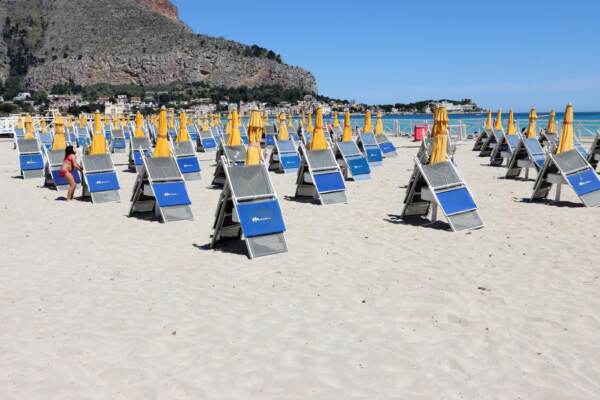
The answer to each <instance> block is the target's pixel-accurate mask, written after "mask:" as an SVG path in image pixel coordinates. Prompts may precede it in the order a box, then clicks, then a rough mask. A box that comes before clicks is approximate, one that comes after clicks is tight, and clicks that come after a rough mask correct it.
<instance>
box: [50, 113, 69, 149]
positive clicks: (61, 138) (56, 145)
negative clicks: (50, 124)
mask: <svg viewBox="0 0 600 400" xmlns="http://www.w3.org/2000/svg"><path fill="white" fill-rule="evenodd" d="M66 147H67V140H66V138H65V124H64V122H63V117H62V115H60V114H56V116H55V117H54V140H53V141H52V151H57V150H64V149H65V148H66Z"/></svg>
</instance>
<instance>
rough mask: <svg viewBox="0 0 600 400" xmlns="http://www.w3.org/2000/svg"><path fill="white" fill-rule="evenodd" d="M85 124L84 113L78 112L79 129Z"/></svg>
mask: <svg viewBox="0 0 600 400" xmlns="http://www.w3.org/2000/svg"><path fill="white" fill-rule="evenodd" d="M86 126H87V118H86V117H85V114H84V113H81V114H79V127H80V128H81V129H83V128H85V127H86Z"/></svg>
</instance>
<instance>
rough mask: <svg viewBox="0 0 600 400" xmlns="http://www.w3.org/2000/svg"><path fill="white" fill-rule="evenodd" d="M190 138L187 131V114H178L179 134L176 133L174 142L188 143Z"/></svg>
mask: <svg viewBox="0 0 600 400" xmlns="http://www.w3.org/2000/svg"><path fill="white" fill-rule="evenodd" d="M191 140H192V138H191V137H190V132H189V131H188V120H187V114H186V113H185V112H182V113H181V114H179V132H177V137H176V138H175V141H176V142H189V141H191Z"/></svg>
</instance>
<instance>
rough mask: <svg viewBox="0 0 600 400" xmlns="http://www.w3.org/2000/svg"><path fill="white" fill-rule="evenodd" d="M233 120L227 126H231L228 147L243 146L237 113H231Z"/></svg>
mask: <svg viewBox="0 0 600 400" xmlns="http://www.w3.org/2000/svg"><path fill="white" fill-rule="evenodd" d="M229 116H230V117H231V119H230V120H229V121H227V125H229V124H231V129H230V131H231V132H230V133H229V138H228V139H227V146H241V144H242V135H240V127H239V126H238V122H237V121H238V118H237V111H233V112H232V113H229Z"/></svg>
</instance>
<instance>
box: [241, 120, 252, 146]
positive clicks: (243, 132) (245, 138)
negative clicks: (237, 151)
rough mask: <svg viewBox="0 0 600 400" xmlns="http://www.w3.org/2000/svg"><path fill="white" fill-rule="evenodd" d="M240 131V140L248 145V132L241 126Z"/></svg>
mask: <svg viewBox="0 0 600 400" xmlns="http://www.w3.org/2000/svg"><path fill="white" fill-rule="evenodd" d="M239 129H240V137H241V138H242V143H244V144H246V145H247V144H248V143H249V142H250V138H249V137H248V130H247V129H246V128H245V127H244V126H243V125H242V126H240V127H239Z"/></svg>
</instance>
